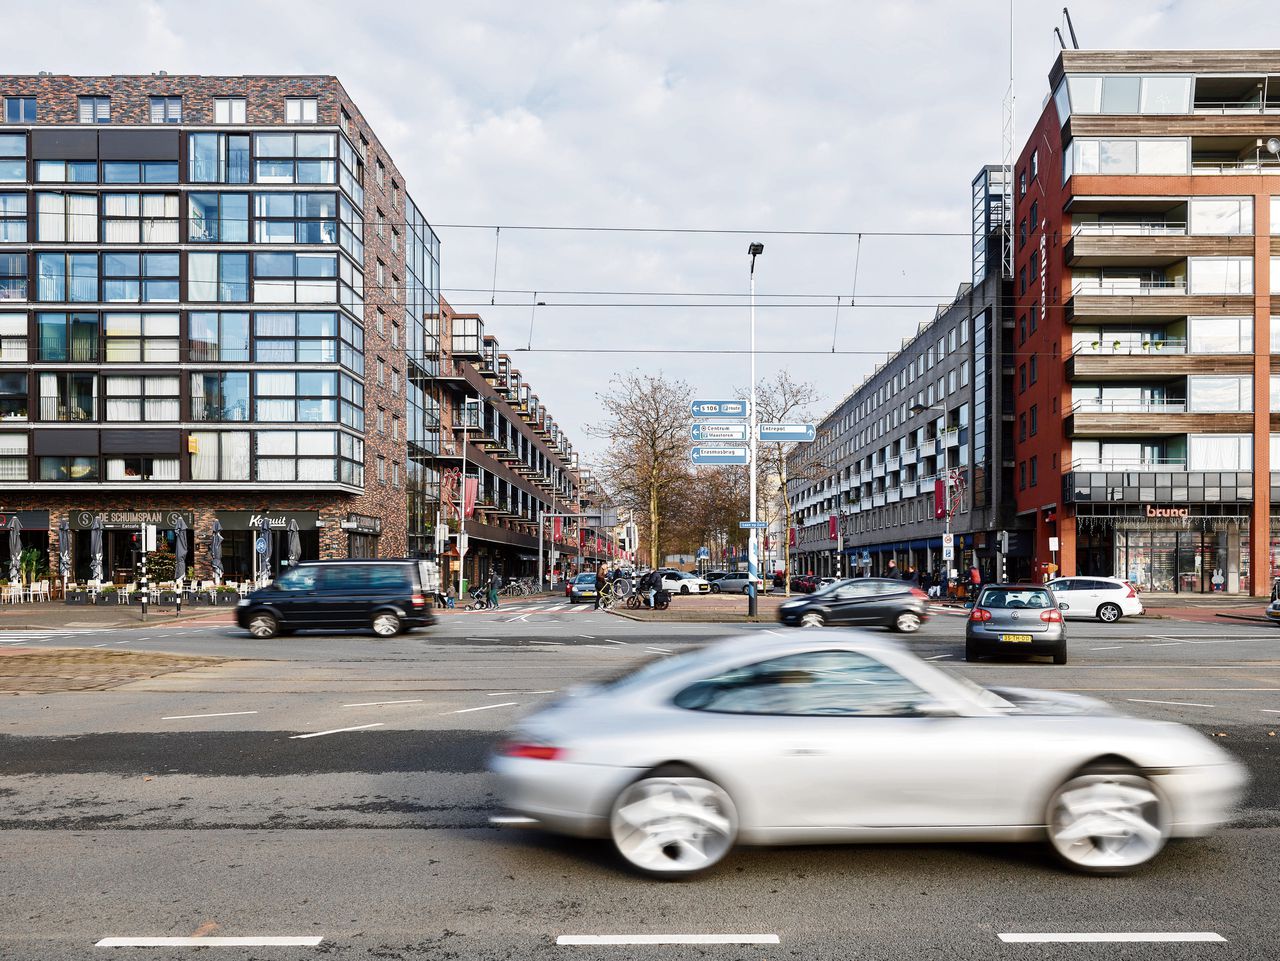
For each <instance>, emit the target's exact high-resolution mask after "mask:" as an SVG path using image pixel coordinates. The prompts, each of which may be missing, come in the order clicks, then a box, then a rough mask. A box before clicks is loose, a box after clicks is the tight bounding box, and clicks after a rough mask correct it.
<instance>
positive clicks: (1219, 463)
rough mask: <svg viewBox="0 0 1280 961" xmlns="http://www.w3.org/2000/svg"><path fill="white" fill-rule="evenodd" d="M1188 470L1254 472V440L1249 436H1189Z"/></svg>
mask: <svg viewBox="0 0 1280 961" xmlns="http://www.w3.org/2000/svg"><path fill="white" fill-rule="evenodd" d="M1187 470H1193V471H1200V470H1209V471H1223V470H1227V471H1239V470H1253V438H1252V437H1251V436H1250V435H1248V434H1189V435H1188V436H1187Z"/></svg>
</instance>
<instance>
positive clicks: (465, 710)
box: [440, 701, 518, 717]
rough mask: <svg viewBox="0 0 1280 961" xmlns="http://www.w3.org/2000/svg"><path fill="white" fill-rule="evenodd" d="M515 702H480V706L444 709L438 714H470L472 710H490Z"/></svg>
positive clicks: (514, 702)
mask: <svg viewBox="0 0 1280 961" xmlns="http://www.w3.org/2000/svg"><path fill="white" fill-rule="evenodd" d="M517 703H518V702H516V701H505V702H504V703H502V704H482V705H481V706H480V707H464V708H463V709H462V710H460V711H445V712H444V714H441V715H440V716H441V717H444V716H445V714H470V713H471V712H472V711H492V710H493V709H494V708H495V707H515V706H516V704H517Z"/></svg>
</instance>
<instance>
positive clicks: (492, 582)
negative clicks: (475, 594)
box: [489, 568, 502, 608]
mask: <svg viewBox="0 0 1280 961" xmlns="http://www.w3.org/2000/svg"><path fill="white" fill-rule="evenodd" d="M500 587H502V578H501V577H500V576H498V570H497V568H494V569H493V572H492V573H491V574H490V575H489V606H490V607H494V608H496V607H497V606H498V588H500Z"/></svg>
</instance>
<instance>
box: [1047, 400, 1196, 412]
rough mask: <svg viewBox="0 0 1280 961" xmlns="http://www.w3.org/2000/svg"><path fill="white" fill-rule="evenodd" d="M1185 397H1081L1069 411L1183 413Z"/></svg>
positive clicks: (1185, 409)
mask: <svg viewBox="0 0 1280 961" xmlns="http://www.w3.org/2000/svg"><path fill="white" fill-rule="evenodd" d="M1186 411H1187V402H1186V400H1185V399H1173V398H1171V399H1167V400H1110V399H1108V398H1106V397H1082V398H1081V399H1080V400H1077V401H1075V402H1074V403H1073V404H1072V405H1071V413H1073V414H1077V413H1080V412H1087V413H1093V414H1185V413H1186Z"/></svg>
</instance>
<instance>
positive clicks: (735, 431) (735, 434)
mask: <svg viewBox="0 0 1280 961" xmlns="http://www.w3.org/2000/svg"><path fill="white" fill-rule="evenodd" d="M689 433H690V435H691V436H692V437H693V439H694V440H721V441H723V440H740V441H745V440H746V439H747V425H746V424H708V423H695V424H694V425H693V426H692V427H690V428H689Z"/></svg>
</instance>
